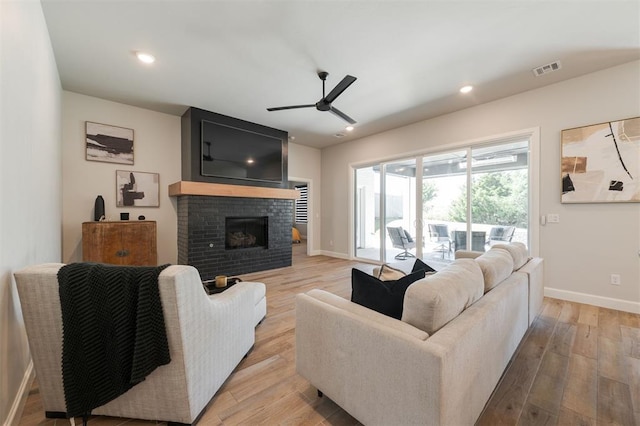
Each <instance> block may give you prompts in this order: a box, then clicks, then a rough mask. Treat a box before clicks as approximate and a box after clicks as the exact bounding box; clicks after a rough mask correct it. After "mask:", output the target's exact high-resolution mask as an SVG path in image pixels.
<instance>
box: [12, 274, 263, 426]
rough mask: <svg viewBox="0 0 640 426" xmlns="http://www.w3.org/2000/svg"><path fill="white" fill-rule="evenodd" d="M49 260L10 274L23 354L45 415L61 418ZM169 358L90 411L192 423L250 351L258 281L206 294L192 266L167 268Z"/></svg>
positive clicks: (57, 327)
mask: <svg viewBox="0 0 640 426" xmlns="http://www.w3.org/2000/svg"><path fill="white" fill-rule="evenodd" d="M62 266H63V265H62V264H59V263H50V264H43V265H38V266H32V267H28V268H25V269H23V270H21V271H19V272H16V274H15V277H16V283H17V286H18V293H19V296H20V304H21V306H22V313H23V317H24V322H25V327H26V331H27V336H28V339H29V346H30V349H31V356H32V358H33V364H34V367H35V370H36V376H37V379H38V383H39V386H40V394H41V396H42V403H43V406H44V410H45V412H46V416H47V417H49V418H55V417H58V418H60V417H62V418H64V417H66V405H65V399H64V390H63V384H62V367H61V356H62V318H61V310H60V299H59V296H58V280H57V273H58V270H59V269H60V267H62ZM158 283H159V289H160V299H161V301H162V310H163V313H164V318H165V325H166V331H167V338H168V341H169V351H170V355H171V362H170V363H169V364H167V365H164V366H161V367H158V368H157V369H156V370H155V371H153V372H152V373H151V374H150V375H149V376H147V378H146V380H144V381H143V382H142V383H140V384H138V385H136V386H134V387H133V388H131V389H130V390H129V391H127V392H126V393H125V394H123V395H121V396H119V397H118V398H116V399H114V400H113V401H111V402H109V403H107V404H105V405H103V406H101V407H98V408H96V409H95V410H93V411H92V414H94V415H107V416H115V417H128V418H138V419H147V420H162V421H168V422H177V423H188V424H190V423H194V422H195V421H197V419H198V418H199V416H200V415H201V414H202V412H203V410H204V409H205V407H206V406H207V404H208V402H209V401H210V400H211V398H212V397H213V396H214V395H215V393H216V392H217V390H218V389H219V388H220V386H222V384H223V383H224V381H225V380H226V379H227V377H228V376H229V375H230V374H231V373H232V372H233V370H234V369H235V367H236V366H237V365H238V363H239V362H240V361H241V360H242V358H243V357H244V356H245V355H246V354H247V352H248V351H249V350H250V349H251V347H252V346H253V344H254V341H255V326H256V325H257V324H258V323H259V322H260V321H261V320H262V318H263V317H264V316H265V314H266V298H265V285H264V284H262V283H251V282H241V283H238V284H236V285H234V286H233V287H231V288H229V289H228V290H226V291H224V292H223V293H220V294H216V295H211V296H207V294H206V292H205V290H204V288H203V286H202V283H201V281H200V275H199V274H198V271H197V270H196V269H195V268H193V267H191V266H183V265H174V266H169V267H168V268H166V269H165V270H163V271H162V273H161V274H160V276H159V279H158Z"/></svg>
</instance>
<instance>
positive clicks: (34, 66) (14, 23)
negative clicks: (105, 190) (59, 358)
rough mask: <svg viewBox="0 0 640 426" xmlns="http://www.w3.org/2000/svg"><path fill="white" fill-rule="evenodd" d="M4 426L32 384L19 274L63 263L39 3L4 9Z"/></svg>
mask: <svg viewBox="0 0 640 426" xmlns="http://www.w3.org/2000/svg"><path fill="white" fill-rule="evenodd" d="M0 63H1V64H2V66H1V68H0V94H1V95H0V96H1V103H0V200H1V201H0V396H1V401H0V423H2V424H13V423H14V422H15V423H16V424H17V420H18V419H19V415H20V408H19V407H20V403H21V401H24V400H23V399H22V397H23V396H26V393H25V392H24V391H25V390H28V389H29V386H30V381H31V380H30V379H31V378H32V372H33V369H32V366H31V359H30V354H29V348H28V343H27V339H26V334H25V331H24V323H23V321H22V313H21V310H20V305H19V301H18V296H17V292H16V287H15V281H14V278H13V273H14V272H15V271H17V270H19V269H21V268H23V267H25V266H28V265H32V264H37V263H43V262H59V261H60V221H61V158H60V144H61V136H60V135H61V130H60V97H61V88H60V79H59V77H58V71H57V68H56V63H55V59H54V57H53V50H52V48H51V42H50V40H49V34H48V32H47V26H46V23H45V20H44V16H43V14H42V8H41V6H40V2H26V1H22V2H4V1H0Z"/></svg>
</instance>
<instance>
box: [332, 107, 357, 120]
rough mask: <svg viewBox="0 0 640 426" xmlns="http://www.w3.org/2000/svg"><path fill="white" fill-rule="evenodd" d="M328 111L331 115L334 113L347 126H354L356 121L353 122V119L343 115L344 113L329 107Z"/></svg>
mask: <svg viewBox="0 0 640 426" xmlns="http://www.w3.org/2000/svg"><path fill="white" fill-rule="evenodd" d="M329 111H331V112H332V113H334V114H335V115H337V116H338V117H340V118H342V119H343V120H344V121H346V122H347V123H349V124H356V120H354V119H353V118H351V117H349V116H348V115H347V114H345V113H344V112H342V111H340V110H339V109H338V108H334V107H331V109H330V110H329Z"/></svg>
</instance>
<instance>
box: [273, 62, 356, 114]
mask: <svg viewBox="0 0 640 426" xmlns="http://www.w3.org/2000/svg"><path fill="white" fill-rule="evenodd" d="M328 75H329V73H328V72H326V71H319V72H318V77H320V80H322V99H320V100H319V101H318V102H316V103H315V104H307V105H291V106H283V107H275V108H267V111H281V110H284V109H297V108H311V107H315V108H316V109H317V110H318V111H330V112H332V113H333V114H335V115H337V116H338V117H340V118H342V119H343V120H344V121H346V122H347V123H349V124H356V121H355V120H354V119H353V118H351V117H349V116H348V115H347V114H345V113H344V112H342V111H340V110H339V109H338V108H335V107H333V106H331V103H332V102H333V101H335V100H336V98H337V97H338V96H340V94H341V93H342V92H344V91H345V90H346V89H347V87H349V86H351V84H352V83H353V82H354V81H356V78H355V77H354V76H352V75H347V76H346V77H345V78H343V79H342V81H341V82H340V83H338V84H337V85H336V87H334V88H333V90H332V91H330V92H329V94H328V95H326V96H325V94H324V84H325V81H326V80H327V76H328Z"/></svg>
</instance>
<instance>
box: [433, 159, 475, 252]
mask: <svg viewBox="0 0 640 426" xmlns="http://www.w3.org/2000/svg"><path fill="white" fill-rule="evenodd" d="M466 158H467V152H466V150H465V151H455V152H450V153H445V154H438V155H430V156H427V157H424V159H423V163H422V167H423V171H422V221H423V226H424V236H425V238H424V240H425V241H424V251H423V253H424V254H423V259H424V260H425V262H427V263H430V264H434V263H437V262H443V263H449V262H451V261H452V260H453V252H454V249H455V245H454V240H453V236H454V232H455V231H457V230H460V231H465V230H466V193H467V192H466V191H467V176H466V175H467V172H466V170H465V169H464V168H461V167H460V164H462V163H466ZM461 203H464V204H462V205H461Z"/></svg>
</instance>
